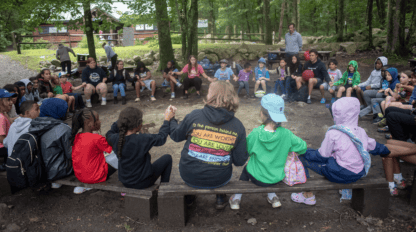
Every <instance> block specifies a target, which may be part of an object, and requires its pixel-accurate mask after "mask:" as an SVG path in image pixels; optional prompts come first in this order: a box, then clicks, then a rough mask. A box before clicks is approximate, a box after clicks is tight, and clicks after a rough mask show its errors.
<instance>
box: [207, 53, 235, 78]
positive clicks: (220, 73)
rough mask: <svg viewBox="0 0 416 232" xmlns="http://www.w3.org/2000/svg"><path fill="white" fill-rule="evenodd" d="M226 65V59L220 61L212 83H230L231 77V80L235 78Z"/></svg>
mask: <svg viewBox="0 0 416 232" xmlns="http://www.w3.org/2000/svg"><path fill="white" fill-rule="evenodd" d="M227 64H228V61H227V60H226V59H223V60H220V65H221V68H220V69H217V71H216V72H215V75H214V78H213V79H212V81H216V80H220V81H227V82H228V83H230V79H231V76H232V77H233V79H235V78H236V76H235V75H234V72H233V70H231V68H227Z"/></svg>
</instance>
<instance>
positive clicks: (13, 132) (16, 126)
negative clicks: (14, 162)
mask: <svg viewBox="0 0 416 232" xmlns="http://www.w3.org/2000/svg"><path fill="white" fill-rule="evenodd" d="M31 121H32V119H31V118H24V117H19V118H16V119H15V120H14V122H13V123H12V125H11V126H10V129H9V133H8V134H7V137H6V138H5V139H4V141H3V144H4V146H5V147H7V154H8V156H11V155H12V152H13V147H14V144H15V143H16V141H17V140H18V139H19V137H20V136H21V135H22V134H24V133H26V132H28V131H29V127H30V122H31Z"/></svg>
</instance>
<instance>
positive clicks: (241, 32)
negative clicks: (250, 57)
mask: <svg viewBox="0 0 416 232" xmlns="http://www.w3.org/2000/svg"><path fill="white" fill-rule="evenodd" d="M240 34H241V40H240V42H241V43H242V42H243V38H244V36H243V31H240Z"/></svg>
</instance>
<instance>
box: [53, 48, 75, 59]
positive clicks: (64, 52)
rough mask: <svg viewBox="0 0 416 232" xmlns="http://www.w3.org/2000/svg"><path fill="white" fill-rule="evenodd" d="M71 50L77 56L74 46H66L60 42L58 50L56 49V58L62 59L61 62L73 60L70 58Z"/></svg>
mask: <svg viewBox="0 0 416 232" xmlns="http://www.w3.org/2000/svg"><path fill="white" fill-rule="evenodd" d="M69 52H72V54H74V56H75V52H74V50H72V48H69V47H65V46H64V45H62V44H59V46H58V50H56V59H58V60H60V61H61V62H63V61H71V59H70V58H69Z"/></svg>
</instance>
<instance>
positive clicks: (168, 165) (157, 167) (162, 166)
mask: <svg viewBox="0 0 416 232" xmlns="http://www.w3.org/2000/svg"><path fill="white" fill-rule="evenodd" d="M152 167H153V174H152V175H151V176H150V177H149V178H147V179H146V180H143V181H142V182H140V183H138V184H136V185H127V184H125V185H124V186H126V187H127V188H134V189H144V188H148V187H150V186H152V185H154V184H155V182H156V180H157V179H158V178H159V176H160V177H161V178H160V182H169V180H170V173H171V171H172V156H171V155H163V156H162V157H160V158H159V159H157V160H156V161H155V162H153V163H152Z"/></svg>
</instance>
